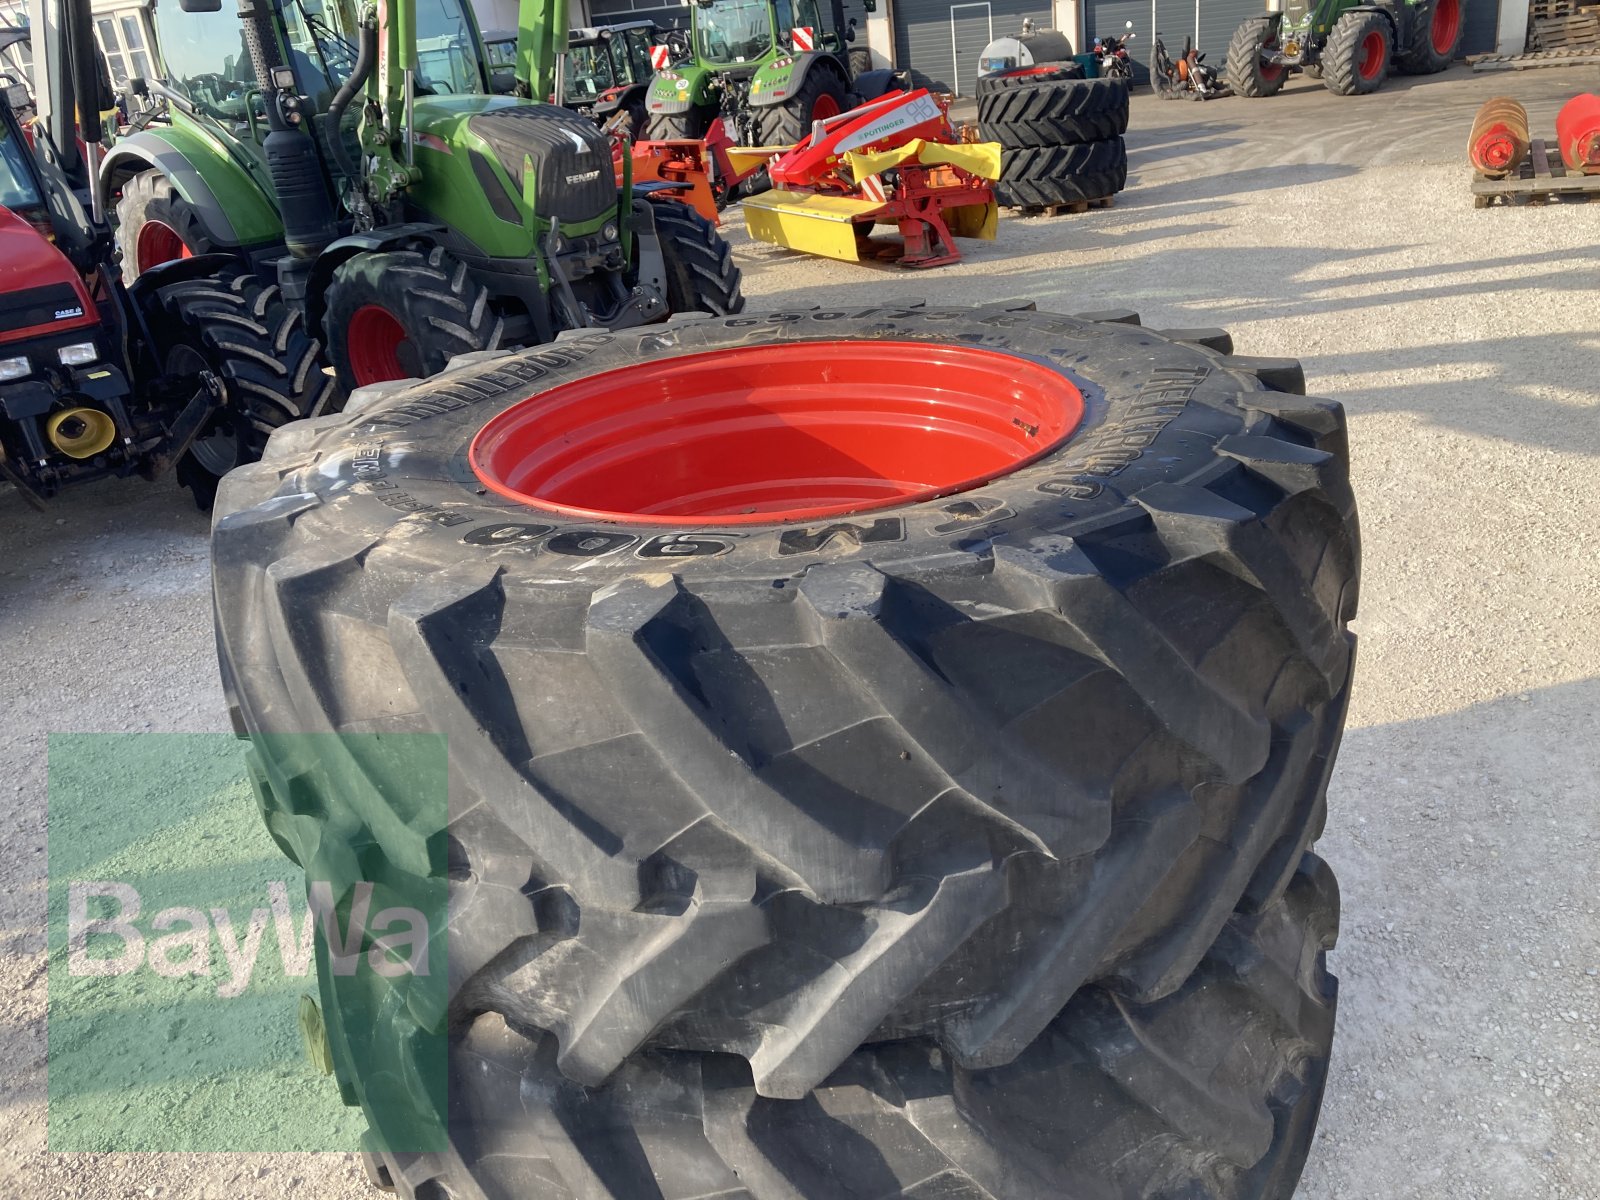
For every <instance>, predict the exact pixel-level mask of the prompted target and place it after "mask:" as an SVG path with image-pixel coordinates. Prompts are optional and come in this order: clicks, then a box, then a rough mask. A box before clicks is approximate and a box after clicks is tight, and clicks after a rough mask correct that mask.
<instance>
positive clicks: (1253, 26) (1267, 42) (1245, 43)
mask: <svg viewBox="0 0 1600 1200" xmlns="http://www.w3.org/2000/svg"><path fill="white" fill-rule="evenodd" d="M1273 21H1274V18H1272V17H1251V18H1250V19H1249V20H1247V21H1244V22H1242V23H1241V24H1240V25H1239V28H1238V29H1236V30H1234V32H1233V40H1232V41H1230V42H1229V43H1228V57H1227V59H1226V65H1225V66H1224V67H1223V74H1224V77H1225V78H1226V79H1227V81H1228V87H1229V88H1230V89H1231V90H1232V92H1233V94H1234V95H1235V96H1244V97H1247V98H1249V99H1260V98H1262V97H1265V96H1276V95H1277V94H1278V93H1279V92H1280V91H1282V90H1283V82H1284V80H1285V79H1286V78H1288V74H1289V72H1288V71H1287V70H1285V69H1284V68H1283V67H1281V66H1279V65H1277V64H1276V63H1266V62H1262V61H1261V54H1262V51H1263V50H1268V49H1271V48H1273V47H1275V46H1276V45H1277V44H1278V35H1277V34H1276V33H1275V32H1273Z"/></svg>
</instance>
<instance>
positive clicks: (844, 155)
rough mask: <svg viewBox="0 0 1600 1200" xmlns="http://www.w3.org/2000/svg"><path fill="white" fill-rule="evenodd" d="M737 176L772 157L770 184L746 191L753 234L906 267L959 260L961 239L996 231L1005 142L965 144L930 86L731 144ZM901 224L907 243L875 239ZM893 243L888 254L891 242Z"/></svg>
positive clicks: (768, 163)
mask: <svg viewBox="0 0 1600 1200" xmlns="http://www.w3.org/2000/svg"><path fill="white" fill-rule="evenodd" d="M728 160H729V163H730V165H731V166H732V168H733V171H734V174H735V175H736V176H743V175H745V174H747V173H749V172H751V171H754V170H756V169H758V168H759V167H761V166H762V165H765V166H766V167H767V171H768V173H769V174H770V176H771V178H772V189H771V190H770V191H767V192H764V193H762V194H761V195H759V196H751V197H749V198H747V199H746V200H745V201H744V203H743V205H742V207H743V209H744V216H745V225H746V227H747V228H748V229H749V231H750V236H751V237H754V238H756V239H758V240H760V241H763V242H771V243H773V244H774V245H778V246H787V247H788V248H789V249H791V250H800V251H803V252H805V253H807V254H820V255H822V256H824V257H826V258H836V259H840V260H841V261H843V262H856V261H859V260H860V259H861V258H862V257H866V256H870V257H893V258H895V259H896V260H897V261H898V262H899V263H900V265H901V266H903V267H938V266H943V265H945V264H946V263H953V262H958V261H959V260H960V258H961V251H960V249H959V248H957V246H956V241H955V239H956V238H986V239H993V237H994V234H995V227H996V225H997V224H998V209H997V207H996V205H995V200H994V192H993V190H992V189H991V188H990V186H989V185H990V183H991V182H992V181H993V180H996V179H998V178H1000V147H999V145H998V144H996V143H993V142H977V143H961V142H959V141H958V140H957V137H956V132H955V129H954V127H953V126H952V125H951V123H950V116H949V112H948V110H947V109H946V107H945V104H944V103H943V102H942V101H941V100H940V99H938V98H936V97H935V96H934V95H933V94H932V93H930V92H929V91H927V90H926V89H918V90H917V91H914V92H909V93H905V92H901V93H895V94H893V95H889V96H885V97H883V98H881V99H878V100H874V101H872V102H870V103H868V104H864V105H862V106H861V107H859V108H853V109H851V110H850V111H849V112H845V113H840V114H839V115H838V116H835V117H828V118H826V119H824V120H820V121H816V122H814V123H813V124H812V127H811V135H810V136H809V137H807V138H805V139H803V140H801V141H800V142H799V143H797V144H796V145H794V146H761V147H737V148H735V149H732V150H729V151H728ZM879 224H882V225H894V226H896V227H898V229H899V231H900V237H901V244H900V245H898V246H893V247H888V248H884V247H880V246H878V244H877V243H875V242H872V241H870V240H869V239H868V235H869V234H870V233H871V231H872V228H873V226H874V225H879ZM885 249H887V254H885V253H884V250H885Z"/></svg>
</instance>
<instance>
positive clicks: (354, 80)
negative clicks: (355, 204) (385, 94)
mask: <svg viewBox="0 0 1600 1200" xmlns="http://www.w3.org/2000/svg"><path fill="white" fill-rule="evenodd" d="M377 65H378V22H377V21H376V20H375V19H373V18H371V17H370V15H369V16H367V17H364V18H363V20H362V22H361V40H360V43H359V44H358V45H357V47H356V65H355V69H354V70H352V71H351V72H350V78H348V79H346V80H345V81H344V84H343V86H341V87H340V88H339V90H338V91H337V92H335V93H334V95H333V100H332V102H331V103H330V104H329V105H328V147H329V149H331V150H332V151H333V158H334V161H335V162H337V163H338V164H339V170H341V171H343V172H344V173H345V175H346V176H348V177H349V179H350V182H351V184H353V185H355V186H357V187H359V186H360V185H361V164H360V163H358V162H355V161H354V160H352V159H351V157H350V151H349V148H348V147H347V146H346V145H345V144H344V132H343V130H341V129H340V126H341V125H342V124H343V123H344V112H345V109H347V108H349V107H350V101H352V100H354V99H355V98H356V95H357V93H359V92H360V91H361V89H362V88H363V87H365V86H366V83H367V80H368V79H369V78H371V76H372V71H373V68H374V67H376V66H377ZM410 134H411V131H410V130H409V129H408V130H406V135H407V136H408V137H409V136H410Z"/></svg>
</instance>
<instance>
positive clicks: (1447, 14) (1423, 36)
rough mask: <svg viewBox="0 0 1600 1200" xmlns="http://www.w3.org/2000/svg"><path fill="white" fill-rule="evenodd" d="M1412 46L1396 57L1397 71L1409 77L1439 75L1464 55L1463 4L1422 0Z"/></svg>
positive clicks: (1446, 0) (1439, 0)
mask: <svg viewBox="0 0 1600 1200" xmlns="http://www.w3.org/2000/svg"><path fill="white" fill-rule="evenodd" d="M1414 11H1415V14H1416V23H1415V25H1414V27H1413V30H1412V40H1411V45H1410V46H1409V47H1407V48H1406V51H1405V53H1403V54H1401V53H1398V52H1397V53H1396V54H1395V62H1394V65H1395V68H1396V69H1397V70H1399V71H1401V72H1402V73H1404V74H1406V75H1436V74H1438V73H1439V72H1440V71H1443V70H1444V69H1445V68H1446V67H1448V66H1449V65H1450V64H1451V63H1452V62H1454V61H1455V57H1456V55H1457V54H1459V53H1460V52H1461V37H1462V34H1463V33H1465V32H1466V23H1465V22H1464V21H1463V20H1462V19H1461V17H1462V13H1461V0H1418V3H1417V4H1416V5H1415V8H1414Z"/></svg>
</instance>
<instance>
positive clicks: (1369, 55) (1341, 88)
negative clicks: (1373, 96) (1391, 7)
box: [1322, 9, 1394, 96]
mask: <svg viewBox="0 0 1600 1200" xmlns="http://www.w3.org/2000/svg"><path fill="white" fill-rule="evenodd" d="M1393 57H1394V29H1393V27H1392V26H1391V25H1390V24H1389V18H1388V17H1386V16H1384V15H1383V14H1382V13H1381V12H1372V11H1370V10H1363V9H1357V10H1355V11H1353V12H1347V13H1345V14H1344V15H1343V16H1342V17H1340V18H1339V19H1338V20H1337V21H1335V22H1334V24H1333V32H1332V33H1330V34H1328V40H1327V43H1326V44H1325V45H1324V46H1323V47H1322V83H1323V86H1325V87H1326V88H1327V89H1328V90H1329V91H1330V92H1332V93H1333V94H1334V95H1336V96H1365V95H1367V94H1368V93H1370V92H1375V91H1377V90H1378V89H1379V88H1381V87H1382V86H1383V81H1384V80H1385V79H1387V78H1388V77H1389V68H1390V66H1391V65H1392V61H1393Z"/></svg>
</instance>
